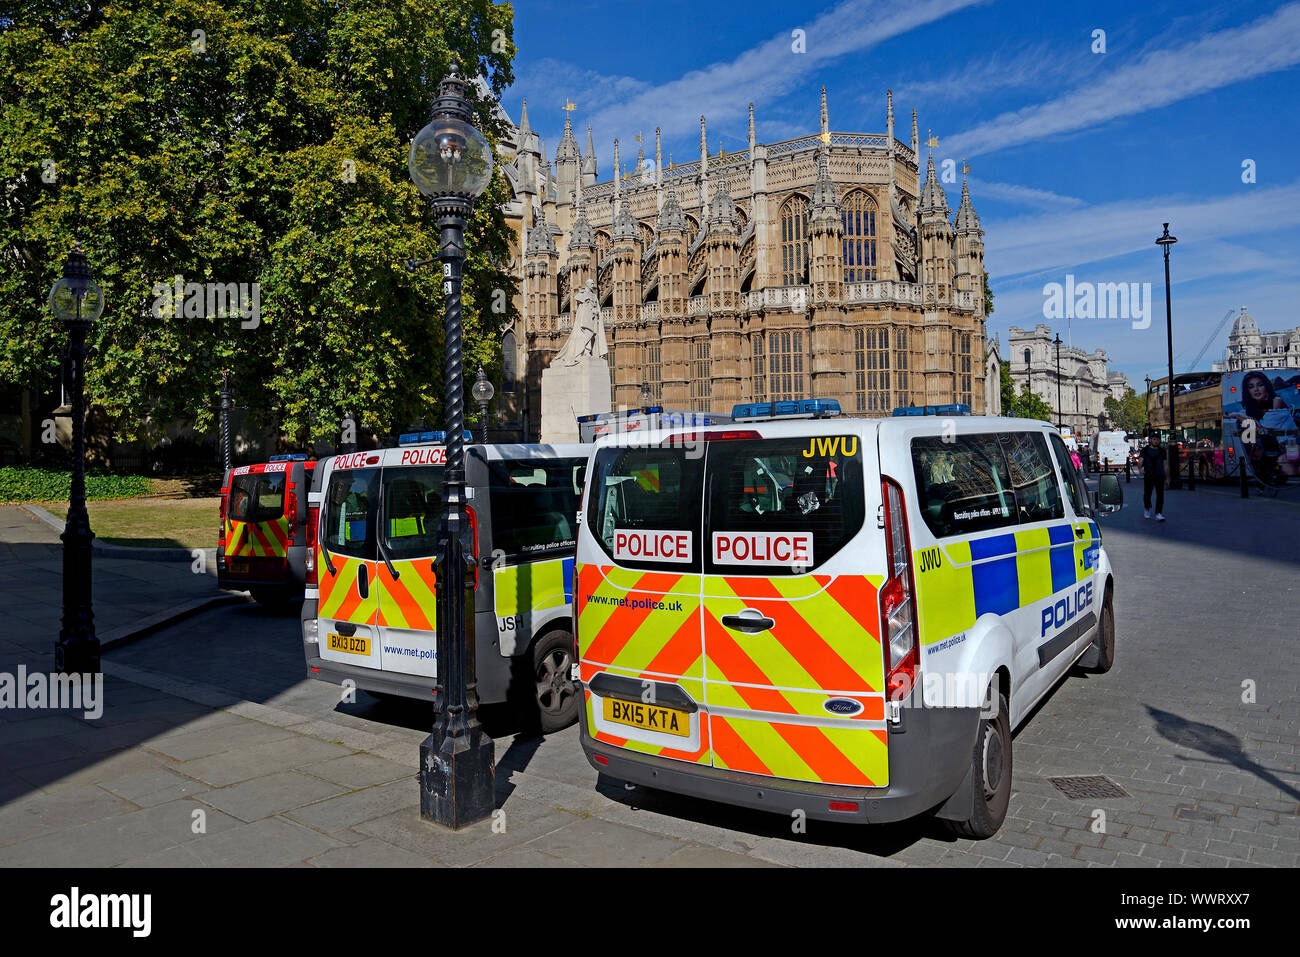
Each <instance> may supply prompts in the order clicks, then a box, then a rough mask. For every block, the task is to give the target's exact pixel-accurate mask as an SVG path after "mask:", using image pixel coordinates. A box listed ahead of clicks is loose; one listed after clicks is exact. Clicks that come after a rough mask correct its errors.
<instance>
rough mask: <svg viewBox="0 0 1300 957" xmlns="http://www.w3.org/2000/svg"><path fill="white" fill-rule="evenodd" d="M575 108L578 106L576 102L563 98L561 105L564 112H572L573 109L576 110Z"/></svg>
mask: <svg viewBox="0 0 1300 957" xmlns="http://www.w3.org/2000/svg"><path fill="white" fill-rule="evenodd" d="M577 108H578V104H577V103H574V102H573V101H572V100H565V101H564V107H563V109H564V112H565V113H572V112H573V111H574V110H576V109H577Z"/></svg>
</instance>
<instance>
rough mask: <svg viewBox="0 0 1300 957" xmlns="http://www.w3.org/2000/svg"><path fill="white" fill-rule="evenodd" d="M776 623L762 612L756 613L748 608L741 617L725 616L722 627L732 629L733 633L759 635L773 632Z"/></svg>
mask: <svg viewBox="0 0 1300 957" xmlns="http://www.w3.org/2000/svg"><path fill="white" fill-rule="evenodd" d="M775 624H776V622H775V621H773V620H772V619H771V618H766V617H764V616H763V613H762V612H761V611H755V610H754V609H753V608H746V609H745V610H744V611H742V612H741V613H740V614H739V615H723V616H722V627H723V628H730V629H731V630H732V631H741V632H744V633H745V634H747V635H757V634H758V633H759V632H763V631H771V630H772V626H773V625H775Z"/></svg>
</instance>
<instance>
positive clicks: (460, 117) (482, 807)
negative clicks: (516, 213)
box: [408, 61, 496, 828]
mask: <svg viewBox="0 0 1300 957" xmlns="http://www.w3.org/2000/svg"><path fill="white" fill-rule="evenodd" d="M465 89H466V83H465V80H464V78H463V77H461V75H460V73H459V71H458V69H457V67H456V64H455V62H454V61H453V63H452V65H451V69H450V70H449V71H448V73H447V75H446V76H445V77H444V78H443V80H442V82H441V83H440V84H439V85H438V97H437V99H435V100H434V103H433V119H432V120H431V121H430V123H429V125H428V126H426V127H425V128H424V129H422V130H420V132H419V133H417V134H416V136H415V140H414V141H413V142H412V143H411V152H410V157H409V161H408V166H409V169H410V173H411V179H412V180H413V181H414V183H415V185H416V187H417V188H418V189H419V190H420V192H421V193H422V194H423V195H424V196H426V197H428V199H429V200H430V204H431V205H432V207H433V214H434V216H435V217H436V218H437V222H438V229H439V232H440V234H441V235H440V240H439V245H438V259H439V260H440V261H441V264H442V292H443V299H444V301H445V302H446V317H445V336H444V341H445V352H444V363H443V368H444V382H445V389H446V391H445V399H444V403H445V404H444V410H445V417H446V426H447V467H446V470H445V471H444V473H443V494H444V506H445V507H444V511H443V519H442V526H441V528H440V530H439V534H440V537H441V542H440V549H439V551H440V554H439V558H438V560H437V562H436V563H435V574H436V578H437V584H436V590H437V616H438V629H437V662H436V669H437V671H436V674H437V677H436V679H435V681H436V685H435V701H436V705H435V708H436V711H437V717H436V719H435V720H434V725H433V730H432V732H431V733H430V734H429V737H427V738H425V739H424V742H423V743H422V744H421V745H420V817H422V818H424V820H426V821H432V822H434V823H437V824H442V825H445V826H447V827H452V828H460V827H464V826H466V825H468V824H473V823H474V822H475V821H481V820H483V819H485V818H487V817H490V816H491V814H492V811H493V808H494V806H495V803H496V766H495V752H494V745H493V743H492V739H491V738H489V737H488V736H487V734H486V733H484V731H483V729H482V727H481V726H480V725H479V722H478V713H477V711H478V693H477V690H476V679H475V660H474V629H473V616H472V615H470V616H468V617H467V616H466V610H465V606H466V603H467V601H469V600H471V599H472V596H467V595H466V591H465V582H466V573H467V571H469V568H468V563H469V562H472V561H474V557H473V555H472V554H471V550H470V549H468V548H466V543H465V542H464V540H463V536H464V535H465V534H466V532H467V531H468V529H467V527H466V523H465V521H464V517H463V513H462V507H463V503H464V498H465V439H464V436H463V434H462V433H463V430H464V427H465V391H464V390H465V383H464V368H463V357H462V348H463V343H462V341H461V340H462V328H461V314H460V313H461V309H460V290H461V267H462V265H463V263H464V260H465V220H466V219H467V218H468V216H469V214H470V211H471V209H472V206H473V201H474V199H475V198H476V197H477V196H479V194H481V193H482V192H483V190H484V189H485V188H486V187H487V185H488V181H489V180H490V179H491V178H492V150H491V148H490V147H489V146H488V143H487V140H485V139H484V138H483V135H482V134H481V133H479V131H478V130H476V129H474V127H473V126H471V125H470V120H471V119H472V118H473V113H472V112H471V110H470V104H469V101H468V100H467V99H466V98H465Z"/></svg>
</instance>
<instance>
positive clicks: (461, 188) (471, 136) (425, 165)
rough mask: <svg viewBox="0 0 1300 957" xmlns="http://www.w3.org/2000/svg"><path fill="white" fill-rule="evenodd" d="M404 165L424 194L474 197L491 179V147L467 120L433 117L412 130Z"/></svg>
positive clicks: (485, 187) (480, 192)
mask: <svg viewBox="0 0 1300 957" xmlns="http://www.w3.org/2000/svg"><path fill="white" fill-rule="evenodd" d="M407 165H408V166H409V167H410V170H411V179H412V180H413V181H414V182H415V185H416V188H418V189H419V190H420V192H421V193H423V194H424V195H425V196H430V197H437V196H464V197H465V198H467V199H474V198H475V197H477V196H479V195H481V194H482V192H483V190H485V189H487V185H488V182H489V181H490V180H491V179H492V150H491V149H490V148H489V147H488V143H487V140H485V139H484V138H483V134H482V133H480V132H479V131H478V130H476V129H474V127H472V126H470V125H469V124H468V123H462V122H461V121H460V120H457V119H452V118H443V119H435V120H434V121H433V122H432V123H430V124H429V125H428V126H426V127H425V128H424V129H422V130H420V132H419V133H417V134H416V136H415V140H414V141H413V142H412V143H411V155H410V160H409V162H408V164H407Z"/></svg>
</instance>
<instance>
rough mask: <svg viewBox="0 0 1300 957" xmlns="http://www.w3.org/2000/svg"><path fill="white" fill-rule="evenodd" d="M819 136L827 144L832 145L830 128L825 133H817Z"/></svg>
mask: <svg viewBox="0 0 1300 957" xmlns="http://www.w3.org/2000/svg"><path fill="white" fill-rule="evenodd" d="M817 138H818V139H819V140H821V141H822V142H823V143H825V144H826V145H827V146H830V145H831V133H830V130H827V131H826V132H825V133H819V134H818V135H817Z"/></svg>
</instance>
